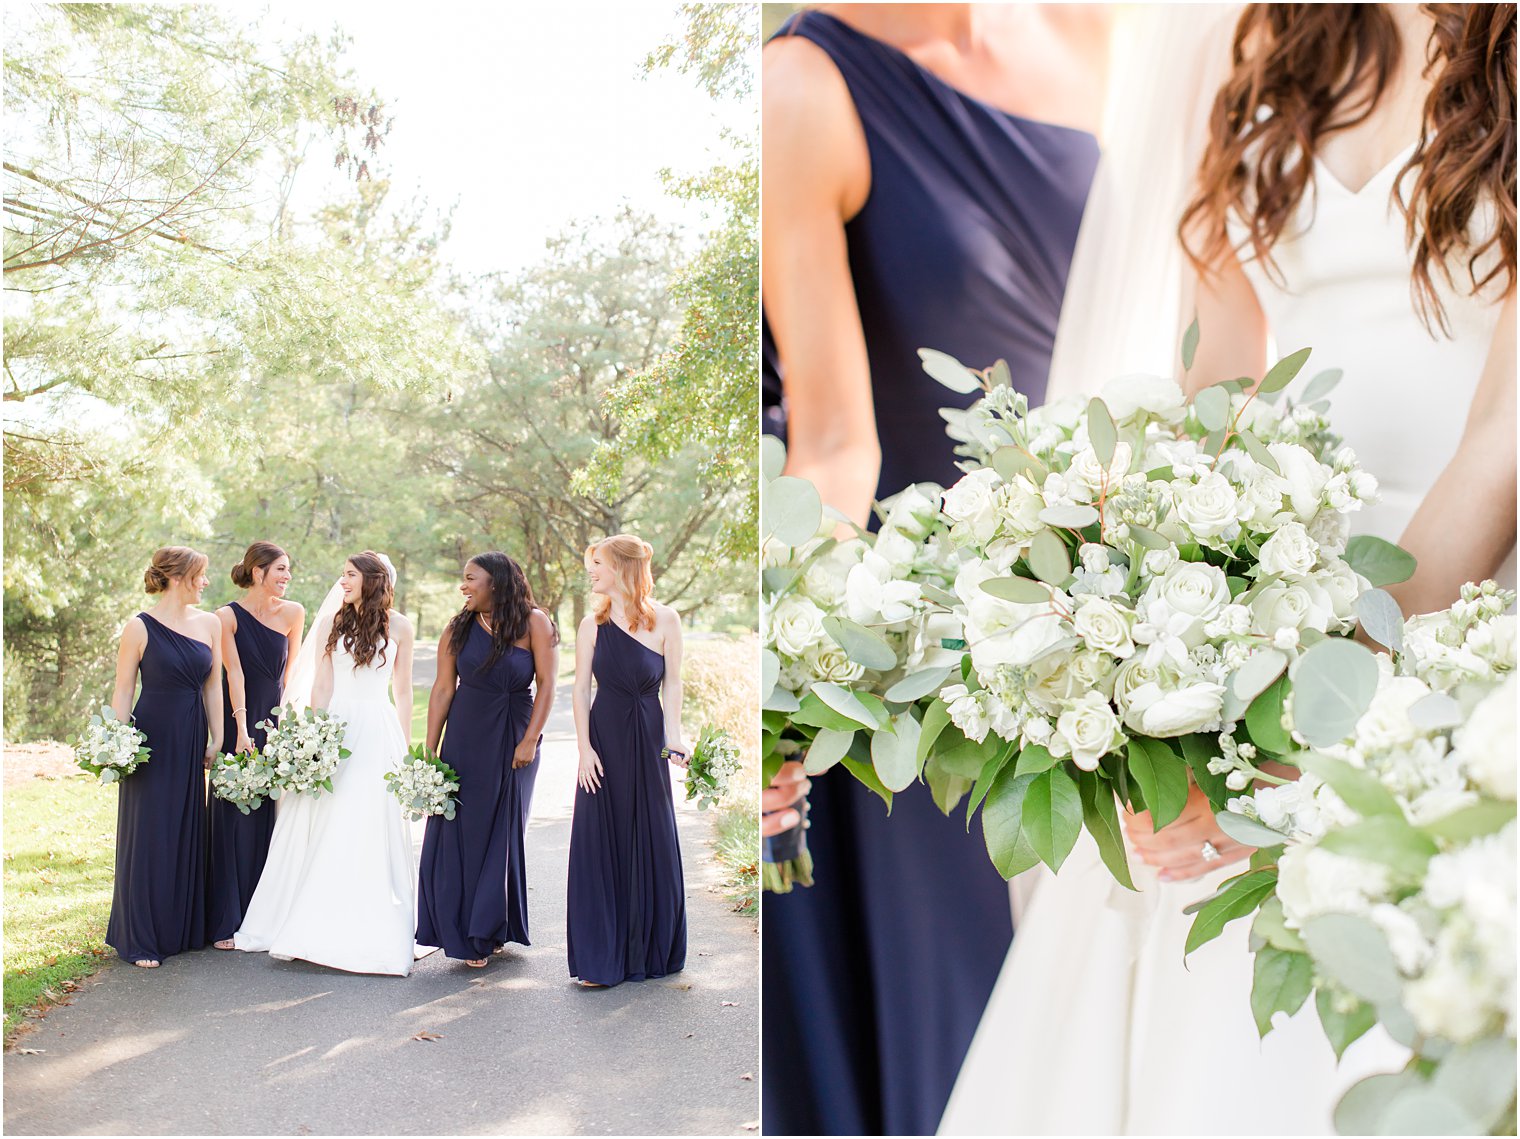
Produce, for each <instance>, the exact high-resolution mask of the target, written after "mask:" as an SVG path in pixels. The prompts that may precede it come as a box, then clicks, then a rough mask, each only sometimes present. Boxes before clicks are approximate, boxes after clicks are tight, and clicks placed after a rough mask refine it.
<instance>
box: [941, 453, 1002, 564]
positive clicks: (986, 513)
mask: <svg viewBox="0 0 1520 1139" xmlns="http://www.w3.org/2000/svg"><path fill="white" fill-rule="evenodd" d="M1001 483H1002V479H1001V477H1000V476H999V475H998V473H997V472H996V471H995V470H993V469H992V468H991V467H983V468H981V469H980V470H975V471H972V472H971V473H970V474H968V475H966V476H965V477H963V478H962V479H961V480H960V481H959V482H957V483H956V484H955V485H954V486H952V487H951V488H950V489H949V490H947V491H945V500H944V506H943V509H944V512H945V515H946V517H948V518H949V519H950V520H951V521H952V522H953V523H954V524H955V528H956V530H957V531H958V532H962V533H965V534H969V535H970V536H971V538H972V540H973V541H975V542H976V543H977V544H978V545H984V544H985V543H987V542H988V541H989V540H991V538H992V535H993V534H995V533H996V532H997V528H998V512H997V501H996V494H997V488H998V487H999V485H1001Z"/></svg>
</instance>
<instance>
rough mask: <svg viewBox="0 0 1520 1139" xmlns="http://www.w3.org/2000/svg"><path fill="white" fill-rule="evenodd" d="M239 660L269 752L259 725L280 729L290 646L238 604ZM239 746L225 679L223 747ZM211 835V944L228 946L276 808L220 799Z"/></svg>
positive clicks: (253, 717)
mask: <svg viewBox="0 0 1520 1139" xmlns="http://www.w3.org/2000/svg"><path fill="white" fill-rule="evenodd" d="M228 605H229V606H230V607H231V608H232V609H234V610H236V613H235V616H236V618H237V632H236V633H234V634H233V638H234V639H235V640H236V641H237V651H238V660H239V661H240V662H241V663H242V666H243V698H244V701H245V703H246V706H247V719H246V721H245V722H246V723H247V724H248V735H249V738H250V739H252V740H253V744H254V746H255V747H260V748H261V747H263V746H264V738H265V736H266V735H267V734H268V733H267V732H266V731H265V730H264V729H263V728H261V727H259V726H258V725H259V724H260V723H262V722H264V721H265V720H270V721H273V722H274V723H276V724H278V723H279V717H278V716H275V715H273V714H272V713H273V710H274V709H276V708H278V707H279V706H280V704H281V702H282V699H283V696H284V691H285V663H286V660H287V658H288V657H289V655H290V641H289V640H288V639H287V638H286V636H285V634H284V633H281V632H278V631H276V630H274V629H271V628H270V627H269V626H268V625H266V624H264V623H263V622H262V621H260V620H259V619H258V618H257V617H255V616H254V615H253V614H252V613H250V612H248V610H246V609H244V608H243V607H242V606H241V605H239V604H238V603H237V602H236V601H230V602H228ZM236 746H237V721H236V720H234V719H233V717H232V689H231V688H229V687H228V684H227V675H226V673H225V672H224V673H223V674H222V747H223V748H224V749H226V750H228V751H230V750H231V749H232V748H234V747H236ZM206 814H207V818H208V826H209V829H210V833H211V840H210V853H209V855H208V857H207V863H206V940H207V941H223V940H226V939H228V938H230V937H231V936H232V935H233V934H234V933H236V932H237V928H238V926H240V925H242V924H243V914H244V913H245V912H246V911H247V909H248V902H249V901H250V899H252V897H253V890H254V887H255V886H257V885H258V884H259V875H260V874H262V873H263V872H264V860H265V859H267V858H268V857H269V836H270V835H272V834H273V833H274V819H275V806H274V804H273V803H263V804H260V805H259V806H258V807H255V808H254V809H253V810H252V811H251V812H249V813H248V814H246V815H245V814H243V812H242V811H240V810H238V809H237V808H236V807H234V806H233V805H232V804H231V803H229V802H227V801H226V800H225V799H218V798H217V797H216V795H215V794H212V795H211V796H210V797H209V800H208V802H207V806H206Z"/></svg>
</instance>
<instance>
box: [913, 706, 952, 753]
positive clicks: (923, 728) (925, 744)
mask: <svg viewBox="0 0 1520 1139" xmlns="http://www.w3.org/2000/svg"><path fill="white" fill-rule="evenodd" d="M949 723H950V706H949V705H948V704H946V703H945V702H944V701H943V700H940V699H938V698H937V697H936V698H935V700H934V702H933V703H932V704H930V705H929V706H928V707H927V708H925V709H924V718H923V719H922V720H920V721H919V734H918V754H917V755H916V756H915V757H914V758H915V759H916V760H917V761H918V762H919V763H923V762H924V760H925V759H926V758H928V755H929V749H930V748H932V747H933V746H934V741H935V740H937V739H939V735H940V733H941V732H943V731H944V730H945V727H946V725H947V724H949ZM957 734H959V731H957ZM962 738H964V737H962Z"/></svg>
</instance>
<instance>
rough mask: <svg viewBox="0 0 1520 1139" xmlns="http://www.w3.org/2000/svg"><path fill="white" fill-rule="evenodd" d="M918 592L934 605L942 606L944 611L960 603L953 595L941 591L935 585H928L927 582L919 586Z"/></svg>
mask: <svg viewBox="0 0 1520 1139" xmlns="http://www.w3.org/2000/svg"><path fill="white" fill-rule="evenodd" d="M918 591H919V592H920V593H922V594H923V595H924V596H925V597H926V598H928V599H929V600H930V601H932V602H934V603H935V604H936V605H943V606H944V607H945V608H946V609H954V608H955V607H956V606H957V605H959V604H960V603H961V599H960V598H959V597H957V596H955V594H953V593H950V592H948V591H946V590H943V589H941V588H940V587H939V586H937V585H930V584H929V583H928V582H925V583H924V584H923V585H920V586H919V587H918Z"/></svg>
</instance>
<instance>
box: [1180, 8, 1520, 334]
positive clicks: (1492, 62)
mask: <svg viewBox="0 0 1520 1139" xmlns="http://www.w3.org/2000/svg"><path fill="white" fill-rule="evenodd" d="M1420 7H1421V9H1422V11H1424V12H1425V13H1426V14H1427V15H1429V16H1430V17H1431V18H1432V19H1433V20H1434V23H1435V26H1434V29H1433V31H1432V32H1431V36H1430V40H1429V42H1428V44H1427V45H1426V51H1425V60H1426V69H1425V74H1426V75H1429V76H1432V77H1433V80H1432V86H1431V90H1430V95H1429V96H1428V97H1427V99H1426V101H1425V108H1424V117H1423V122H1422V125H1421V130H1420V138H1419V142H1418V143H1417V145H1416V146H1415V149H1414V153H1413V154H1412V155H1411V157H1410V158H1409V160H1408V161H1407V162H1406V163H1405V164H1404V166H1403V168H1402V169H1400V171H1399V173H1398V177H1397V178H1396V179H1395V180H1394V187H1395V189H1394V195H1395V198H1396V200H1397V201H1398V204H1399V207H1400V209H1401V210H1402V212H1403V214H1404V217H1405V220H1406V224H1407V233H1408V240H1409V244H1410V247H1411V249H1412V251H1413V260H1414V264H1413V268H1412V272H1411V282H1410V291H1411V293H1412V294H1413V299H1414V304H1415V307H1416V309H1417V310H1418V311H1419V313H1420V316H1421V318H1422V319H1423V320H1424V322H1425V325H1426V327H1427V328H1435V327H1439V328H1440V329H1441V331H1443V332H1448V333H1449V331H1450V329H1449V325H1448V324H1447V320H1446V312H1445V309H1444V307H1443V306H1442V304H1441V301H1440V297H1439V295H1438V293H1437V291H1436V283H1435V277H1436V275H1438V274H1439V275H1440V276H1441V277H1442V278H1443V279H1445V280H1446V281H1447V283H1448V284H1450V285H1451V286H1452V287H1453V288H1456V287H1457V282H1456V281H1454V280H1453V279H1452V273H1451V269H1450V261H1449V259H1450V258H1453V257H1454V256H1456V255H1458V254H1460V255H1462V256H1464V257H1465V258H1466V262H1467V274H1466V275H1467V277H1468V283H1469V284H1470V286H1471V289H1472V291H1473V292H1474V293H1477V292H1479V291H1481V290H1482V289H1484V288H1485V287H1487V286H1488V285H1489V284H1490V283H1491V282H1492V281H1494V280H1495V279H1496V278H1500V277H1507V278H1508V287H1509V288H1513V287H1514V285H1515V277H1516V267H1515V6H1514V5H1513V4H1422V5H1420ZM1399 52H1400V38H1399V30H1398V27H1397V25H1396V24H1395V23H1394V21H1393V17H1392V16H1390V15H1389V14H1388V12H1387V11H1385V10H1384V8H1383V5H1381V4H1248V5H1246V9H1245V11H1244V13H1243V14H1242V15H1241V17H1240V22H1239V23H1238V24H1237V25H1236V27H1235V39H1234V54H1233V63H1234V70H1233V71H1232V73H1231V74H1230V77H1229V79H1228V80H1226V82H1225V84H1224V86H1223V87H1221V88H1220V90H1219V94H1218V96H1217V97H1216V98H1215V101H1214V106H1213V110H1212V112H1211V114H1210V117H1209V142H1208V147H1207V149H1206V151H1205V153H1204V156H1203V161H1202V164H1201V167H1200V171H1199V177H1198V190H1197V194H1196V196H1195V197H1194V199H1193V201H1192V202H1191V203H1190V204H1189V205H1188V208H1187V210H1186V211H1185V212H1184V214H1183V217H1182V223H1181V225H1180V227H1179V233H1180V234H1181V236H1182V241H1183V247H1184V249H1186V251H1187V254H1188V257H1189V258H1190V259H1191V260H1192V262H1193V264H1194V266H1195V267H1196V268H1198V269H1199V270H1200V271H1201V272H1203V273H1205V274H1207V273H1208V272H1209V271H1210V268H1211V266H1213V265H1216V264H1218V263H1219V261H1220V260H1222V259H1223V258H1224V256H1225V255H1226V254H1228V253H1229V252H1231V251H1232V249H1233V248H1234V243H1233V242H1232V241H1231V240H1230V235H1229V231H1228V229H1227V222H1228V220H1229V219H1230V217H1231V216H1232V215H1233V216H1234V217H1236V218H1238V219H1239V220H1241V221H1243V222H1244V223H1245V225H1246V227H1247V230H1248V232H1247V237H1246V241H1245V243H1244V245H1243V246H1242V250H1243V251H1244V252H1248V254H1249V256H1250V258H1252V259H1254V260H1256V261H1258V262H1259V263H1260V264H1261V265H1262V266H1263V268H1264V269H1265V270H1266V272H1267V273H1268V274H1269V275H1273V276H1277V275H1278V270H1277V267H1276V265H1275V264H1274V263H1273V260H1272V247H1273V245H1274V244H1275V243H1276V242H1277V240H1278V238H1280V237H1281V236H1282V233H1283V230H1284V228H1286V226H1287V225H1288V223H1289V221H1290V220H1291V218H1292V217H1293V215H1294V213H1295V211H1296V210H1297V209H1298V205H1299V202H1300V201H1302V199H1303V196H1304V193H1305V191H1306V190H1308V188H1309V185H1310V182H1311V181H1312V178H1313V169H1312V164H1311V162H1310V161H1309V160H1308V159H1309V157H1310V156H1312V155H1313V154H1314V153H1315V148H1316V146H1317V145H1318V144H1319V142H1320V141H1321V140H1322V139H1323V138H1324V137H1325V136H1327V135H1329V134H1331V133H1333V132H1335V131H1339V130H1346V129H1347V128H1349V127H1353V126H1356V125H1357V124H1358V123H1360V122H1362V121H1364V120H1365V119H1366V118H1367V116H1368V115H1370V114H1371V113H1372V110H1373V108H1374V107H1375V106H1376V105H1377V102H1378V100H1379V99H1380V98H1381V97H1382V95H1383V93H1384V91H1385V90H1386V89H1387V86H1388V83H1389V82H1390V80H1391V79H1392V77H1393V73H1394V69H1395V68H1396V67H1397V65H1398V62H1399ZM1263 111H1265V112H1267V113H1266V114H1262V113H1261V112H1263ZM1411 177H1412V179H1413V182H1412V186H1411V188H1410V191H1409V194H1408V196H1407V198H1406V197H1405V192H1404V184H1405V182H1406V180H1408V179H1410V178H1411ZM1485 199H1490V200H1492V202H1493V204H1494V207H1495V210H1496V212H1497V215H1498V217H1497V225H1496V226H1495V228H1494V232H1493V233H1491V234H1489V235H1488V236H1487V237H1480V238H1479V243H1478V244H1476V245H1474V244H1473V243H1472V240H1471V238H1470V237H1469V234H1468V229H1469V226H1470V224H1471V222H1472V220H1473V216H1474V214H1475V212H1476V211H1477V209H1478V207H1479V205H1480V204H1481V203H1482V202H1483V201H1484V200H1485ZM1494 250H1497V251H1498V254H1499V257H1498V260H1497V263H1496V264H1494V265H1493V266H1492V267H1490V268H1489V269H1488V270H1487V271H1486V272H1483V273H1482V275H1481V276H1480V275H1479V272H1480V271H1479V262H1480V260H1482V259H1483V258H1484V257H1485V256H1486V255H1488V254H1489V253H1490V252H1491V251H1494Z"/></svg>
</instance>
